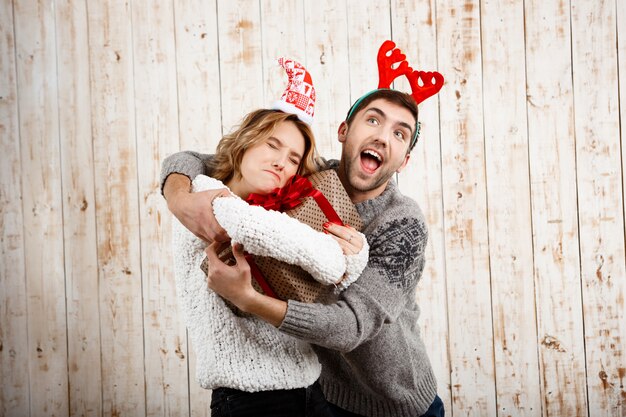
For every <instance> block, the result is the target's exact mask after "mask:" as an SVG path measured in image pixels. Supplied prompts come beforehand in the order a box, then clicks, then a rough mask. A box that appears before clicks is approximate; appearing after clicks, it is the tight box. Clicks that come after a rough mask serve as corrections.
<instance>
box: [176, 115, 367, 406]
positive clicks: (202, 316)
mask: <svg viewBox="0 0 626 417" xmlns="http://www.w3.org/2000/svg"><path fill="white" fill-rule="evenodd" d="M314 154H315V141H314V138H313V134H312V132H311V130H310V128H309V126H308V125H307V124H306V123H304V122H302V121H301V120H300V119H299V118H298V117H297V116H296V115H294V114H289V113H285V112H283V111H279V110H266V109H263V110H257V111H254V112H252V113H250V114H248V115H247V116H246V117H245V118H244V120H243V122H242V123H241V125H240V127H239V128H238V129H237V130H235V131H234V132H232V133H231V134H229V135H226V136H225V137H224V138H222V140H221V141H220V143H219V145H218V147H217V151H216V155H215V156H214V157H213V159H212V160H211V161H210V171H211V173H212V177H213V178H208V177H204V176H199V177H198V178H196V179H194V182H193V190H194V191H202V190H204V189H207V188H220V187H223V186H224V185H225V186H227V187H228V189H229V190H230V193H232V194H230V195H228V194H226V195H228V196H225V197H220V198H216V199H215V200H214V202H213V207H214V211H215V212H216V218H217V219H218V221H220V214H219V213H222V216H223V217H222V218H225V217H228V218H229V219H231V220H232V219H233V218H234V219H235V221H234V222H233V224H235V225H236V224H238V217H237V216H242V217H245V216H247V218H253V219H255V220H258V221H259V223H261V224H262V223H263V221H264V220H263V219H264V218H265V216H269V217H268V218H270V217H271V216H283V217H284V218H281V220H280V222H281V223H282V222H292V223H289V224H290V226H289V227H298V228H301V229H298V230H299V231H301V232H302V233H306V234H307V236H309V237H310V239H307V240H309V241H310V240H311V239H315V242H316V244H315V245H314V246H315V247H317V249H318V251H320V250H321V249H323V248H330V249H328V250H329V251H331V252H332V251H333V250H334V251H335V252H337V251H339V256H342V257H343V256H344V255H343V253H344V252H345V253H346V254H347V255H346V256H345V258H346V259H345V260H346V262H345V263H344V265H345V266H344V268H347V269H349V266H350V265H355V264H356V265H360V266H359V267H357V268H356V269H354V270H352V271H349V274H350V275H351V277H350V278H349V279H348V280H347V281H348V282H349V281H351V280H353V279H356V277H358V275H360V270H362V269H363V267H364V266H365V264H366V263H367V243H366V242H365V239H364V237H363V235H362V234H360V233H358V232H356V231H355V230H354V229H350V234H351V235H352V236H353V238H351V239H350V241H349V242H348V241H341V242H340V243H338V242H336V241H335V240H333V238H331V237H330V236H329V235H326V234H323V233H318V232H315V231H314V230H313V229H311V228H309V227H308V226H306V225H304V224H302V223H299V224H297V225H296V224H294V223H293V222H295V223H298V222H297V221H296V220H295V219H291V218H289V217H288V216H286V215H284V214H282V213H277V212H269V211H265V210H264V209H262V208H260V207H252V206H248V205H247V203H245V202H244V201H243V199H245V198H246V197H247V196H248V195H249V194H251V193H256V194H266V193H269V192H271V191H273V190H275V189H276V188H282V187H283V186H284V185H285V184H287V182H288V181H289V180H290V179H291V177H292V176H293V175H295V174H299V175H307V174H309V173H311V172H313V171H314V169H315V163H314ZM248 210H256V211H255V212H253V213H252V214H250V212H249V211H248ZM226 220H228V219H226ZM226 220H225V221H226ZM270 221H275V220H272V219H271V218H270ZM239 223H240V221H239ZM223 226H225V225H223ZM174 227H175V229H174V251H175V256H174V259H175V269H176V285H177V293H178V297H179V302H180V304H181V307H182V311H183V314H184V316H185V320H186V324H187V327H188V329H189V333H190V336H191V341H192V344H193V348H194V351H195V352H196V354H197V364H196V374H197V379H198V381H199V383H200V385H201V386H202V387H204V388H207V389H212V390H213V394H212V403H211V409H212V415H213V416H214V417H221V416H229V417H236V416H245V415H254V416H283V415H284V416H305V415H306V416H327V415H331V414H330V411H329V410H328V406H327V403H326V401H325V399H324V397H323V394H322V393H321V390H320V388H319V386H318V385H317V384H316V380H317V378H318V377H319V374H320V371H321V367H320V364H319V362H318V360H317V357H316V355H315V353H314V352H313V350H312V349H311V347H310V346H309V345H308V344H306V343H303V342H301V341H298V340H297V339H295V338H292V337H290V336H286V335H283V334H281V333H280V332H278V331H276V329H274V328H273V326H271V325H270V324H268V323H266V322H264V321H262V320H260V319H258V318H255V317H252V316H248V315H244V314H242V313H240V312H238V311H236V310H235V309H234V308H233V307H232V306H231V305H229V304H228V303H227V302H225V301H224V300H223V299H222V298H221V297H219V296H218V295H216V294H215V293H213V292H212V291H211V290H209V289H208V287H207V281H206V279H207V277H206V275H205V274H204V273H203V272H202V271H201V270H200V263H201V262H202V260H203V258H204V256H205V254H204V249H205V247H206V243H205V242H204V241H202V240H200V239H199V238H197V237H196V236H195V235H193V234H192V233H191V232H189V231H188V230H186V229H185V228H184V227H183V226H182V225H181V224H180V223H178V222H177V221H176V220H175V221H174ZM225 228H226V226H225ZM227 230H228V229H227ZM229 232H231V231H229ZM270 232H271V230H269V231H268V233H270ZM231 233H232V232H231ZM241 233H243V234H244V235H241V236H238V237H237V240H238V241H240V242H242V241H243V243H244V246H246V236H245V233H246V230H245V228H244V230H243V231H241ZM302 233H297V234H298V235H301V234H302ZM264 236H266V237H267V235H266V234H264ZM231 237H233V236H232V235H231ZM233 238H234V237H233ZM255 239H256V240H259V239H257V237H255ZM253 240H254V239H253ZM273 242H274V241H272V239H271V238H270V240H269V241H268V242H267V244H266V245H265V246H264V247H265V248H268V249H272V248H273V247H274V246H275V245H274V244H273ZM309 243H310V242H309ZM234 252H235V255H236V256H237V255H238V254H240V251H238V250H235V251H234ZM324 258H328V257H319V258H318V259H319V262H318V263H324V261H325V259H324ZM355 260H356V261H355ZM326 263H328V261H326ZM359 268H360V270H359ZM346 272H348V271H346ZM322 275H324V274H323V273H322ZM317 278H318V279H321V280H323V279H325V278H324V276H322V277H317ZM333 279H336V277H335V278H332V279H331V281H329V282H332V280H333ZM342 283H343V284H344V285H345V284H347V283H346V282H345V281H343V282H342Z"/></svg>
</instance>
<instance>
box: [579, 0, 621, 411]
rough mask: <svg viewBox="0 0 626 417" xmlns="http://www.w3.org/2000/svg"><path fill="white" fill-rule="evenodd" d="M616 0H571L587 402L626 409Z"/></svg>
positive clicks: (596, 407) (595, 408)
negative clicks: (582, 0) (578, 0)
mask: <svg viewBox="0 0 626 417" xmlns="http://www.w3.org/2000/svg"><path fill="white" fill-rule="evenodd" d="M615 32H616V8H615V2H614V1H606V0H605V1H595V2H581V3H574V4H572V44H573V48H572V51H573V68H574V71H573V74H574V100H575V106H574V108H575V127H576V159H577V171H578V176H577V177H578V209H579V227H580V257H581V271H582V279H583V306H584V319H585V349H586V361H587V386H588V396H589V410H590V414H592V415H606V416H623V415H624V414H626V401H625V396H626V391H625V390H624V378H625V376H624V374H625V371H624V370H625V369H626V357H625V356H624V355H625V353H624V349H623V347H624V345H625V342H624V341H625V340H626V320H624V310H625V308H626V307H625V305H624V297H625V296H626V270H625V268H626V266H625V265H624V257H625V251H624V218H623V205H622V172H621V168H622V166H621V161H620V156H621V155H620V141H619V109H618V85H617V82H618V79H617V69H618V63H617V50H616V43H617V38H616V33H615Z"/></svg>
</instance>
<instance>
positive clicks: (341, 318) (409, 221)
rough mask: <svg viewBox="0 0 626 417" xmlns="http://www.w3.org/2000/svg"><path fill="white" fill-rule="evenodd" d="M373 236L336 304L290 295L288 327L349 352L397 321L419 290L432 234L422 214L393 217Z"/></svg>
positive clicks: (285, 327)
mask: <svg viewBox="0 0 626 417" xmlns="http://www.w3.org/2000/svg"><path fill="white" fill-rule="evenodd" d="M373 235H374V236H373V238H372V236H368V239H369V240H370V242H369V244H370V257H369V261H368V264H367V267H366V268H365V270H364V271H363V273H362V275H361V277H360V278H359V279H358V280H357V281H356V282H355V283H354V284H352V285H351V286H350V287H349V288H348V289H346V290H345V291H344V292H342V293H341V295H340V297H339V299H338V301H337V302H336V303H334V304H328V305H324V304H320V303H309V304H306V303H301V302H297V301H289V303H288V308H287V314H286V316H285V318H284V320H283V323H282V324H281V326H280V328H279V329H280V330H281V331H283V332H284V333H287V334H290V335H292V336H295V337H298V338H300V339H302V340H304V341H307V342H310V343H314V344H317V345H320V346H324V347H326V348H329V349H333V350H337V351H341V352H349V351H351V350H353V349H355V348H356V347H358V346H359V345H361V344H363V343H365V342H367V341H368V340H370V339H372V338H373V337H375V336H376V335H377V334H378V332H379V331H380V330H381V328H382V327H383V326H384V325H385V324H386V323H392V322H393V321H395V320H397V319H398V316H399V315H400V313H401V312H402V311H403V309H404V308H405V302H402V301H401V300H409V299H411V297H413V296H414V292H415V286H416V285H417V281H418V280H419V278H420V276H421V273H422V270H423V268H424V250H425V247H426V242H427V239H428V234H427V229H426V225H425V223H424V220H423V219H422V218H411V217H404V218H398V217H396V218H393V219H392V220H390V221H388V222H387V223H385V224H384V225H382V226H380V227H379V228H378V230H376V231H375V233H373Z"/></svg>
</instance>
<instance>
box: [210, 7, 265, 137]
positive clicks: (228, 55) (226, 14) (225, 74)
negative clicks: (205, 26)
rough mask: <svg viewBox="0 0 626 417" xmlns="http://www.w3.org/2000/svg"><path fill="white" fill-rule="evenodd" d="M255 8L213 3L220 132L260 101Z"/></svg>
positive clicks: (260, 56) (260, 67)
mask: <svg viewBox="0 0 626 417" xmlns="http://www.w3.org/2000/svg"><path fill="white" fill-rule="evenodd" d="M259 8H260V6H259V3H258V2H232V1H226V0H218V2H217V19H218V22H217V25H218V28H219V32H218V39H219V53H220V73H221V80H222V82H221V92H222V126H223V130H224V133H227V132H229V131H231V130H232V129H233V128H234V127H235V126H236V125H238V124H239V122H240V121H241V119H242V117H243V116H244V115H245V114H247V113H249V112H250V111H252V110H255V109H257V108H259V107H262V106H261V105H260V103H263V102H264V101H263V87H262V86H263V53H262V51H261V22H260V10H259Z"/></svg>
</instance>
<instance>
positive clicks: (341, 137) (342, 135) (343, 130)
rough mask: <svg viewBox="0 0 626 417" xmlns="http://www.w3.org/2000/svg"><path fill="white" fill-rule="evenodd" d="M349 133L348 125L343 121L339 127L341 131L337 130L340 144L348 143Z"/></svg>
mask: <svg viewBox="0 0 626 417" xmlns="http://www.w3.org/2000/svg"><path fill="white" fill-rule="evenodd" d="M347 133H348V124H347V123H346V122H345V121H343V122H341V124H340V125H339V129H337V139H338V140H339V142H341V143H344V142H345V141H346V135H347Z"/></svg>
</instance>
